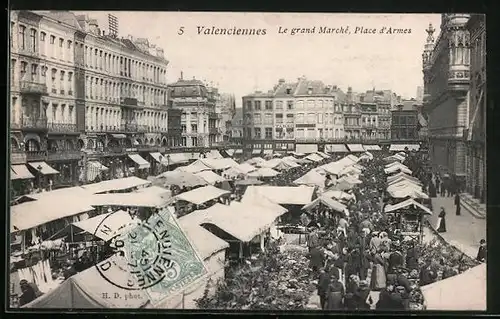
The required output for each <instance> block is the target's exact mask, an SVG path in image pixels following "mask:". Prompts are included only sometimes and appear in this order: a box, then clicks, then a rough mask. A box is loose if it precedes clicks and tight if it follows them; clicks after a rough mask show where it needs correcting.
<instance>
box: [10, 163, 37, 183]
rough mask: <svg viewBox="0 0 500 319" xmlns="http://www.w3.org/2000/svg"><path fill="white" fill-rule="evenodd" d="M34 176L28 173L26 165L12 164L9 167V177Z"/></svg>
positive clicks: (23, 177) (28, 177)
mask: <svg viewBox="0 0 500 319" xmlns="http://www.w3.org/2000/svg"><path fill="white" fill-rule="evenodd" d="M31 178H35V176H33V174H31V173H30V171H29V170H28V167H27V166H26V165H12V166H11V167H10V179H11V180H16V179H31Z"/></svg>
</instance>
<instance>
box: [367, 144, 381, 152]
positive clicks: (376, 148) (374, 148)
mask: <svg viewBox="0 0 500 319" xmlns="http://www.w3.org/2000/svg"><path fill="white" fill-rule="evenodd" d="M363 148H364V149H365V150H367V151H381V150H382V148H381V147H380V146H379V145H363Z"/></svg>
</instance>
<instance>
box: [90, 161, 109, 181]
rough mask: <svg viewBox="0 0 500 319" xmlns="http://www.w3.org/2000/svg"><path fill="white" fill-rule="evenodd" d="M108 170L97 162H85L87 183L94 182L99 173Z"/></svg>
mask: <svg viewBox="0 0 500 319" xmlns="http://www.w3.org/2000/svg"><path fill="white" fill-rule="evenodd" d="M108 169H109V168H107V167H106V166H104V165H102V164H101V163H99V162H97V161H89V162H87V181H89V182H92V181H94V180H95V179H96V177H97V176H98V175H99V174H100V173H101V172H103V171H107V170H108Z"/></svg>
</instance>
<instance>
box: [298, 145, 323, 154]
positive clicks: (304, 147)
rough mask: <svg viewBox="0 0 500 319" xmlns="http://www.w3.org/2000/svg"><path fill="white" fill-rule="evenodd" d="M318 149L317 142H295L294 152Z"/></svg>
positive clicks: (310, 151)
mask: <svg viewBox="0 0 500 319" xmlns="http://www.w3.org/2000/svg"><path fill="white" fill-rule="evenodd" d="M317 151H318V144H296V145H295V152H296V153H302V154H311V153H316V152H317Z"/></svg>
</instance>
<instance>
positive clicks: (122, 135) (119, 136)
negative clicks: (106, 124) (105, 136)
mask: <svg viewBox="0 0 500 319" xmlns="http://www.w3.org/2000/svg"><path fill="white" fill-rule="evenodd" d="M111 136H113V137H114V138H117V139H122V138H127V135H125V134H111Z"/></svg>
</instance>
